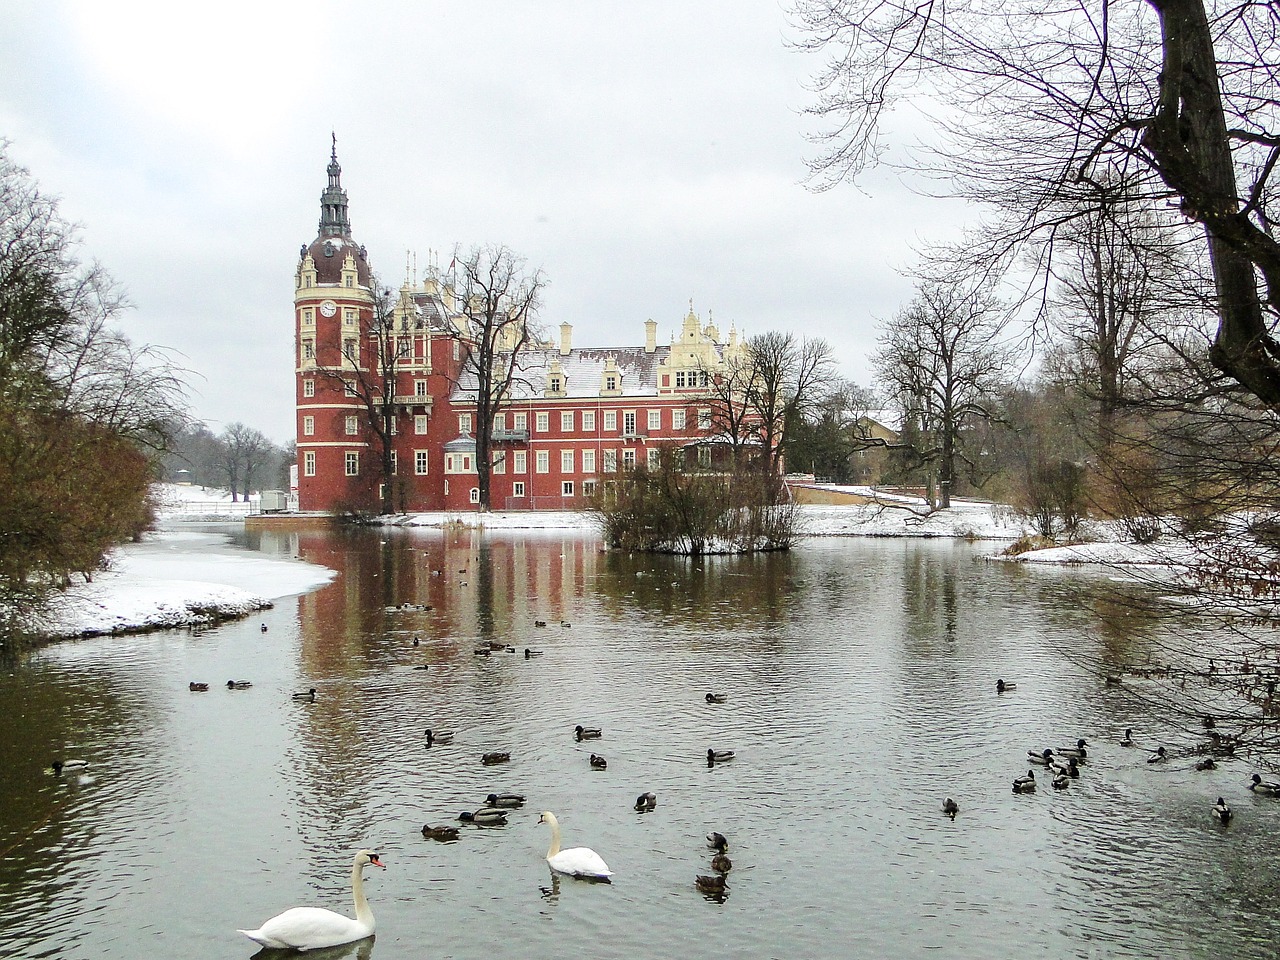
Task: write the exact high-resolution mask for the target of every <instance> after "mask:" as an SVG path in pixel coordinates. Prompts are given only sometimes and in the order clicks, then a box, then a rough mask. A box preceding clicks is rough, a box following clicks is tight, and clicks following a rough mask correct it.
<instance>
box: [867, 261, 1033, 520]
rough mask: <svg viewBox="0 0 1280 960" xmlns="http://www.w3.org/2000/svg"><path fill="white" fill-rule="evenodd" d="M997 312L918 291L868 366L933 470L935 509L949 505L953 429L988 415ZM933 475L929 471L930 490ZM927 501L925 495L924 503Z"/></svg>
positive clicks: (998, 352) (952, 291) (956, 450)
mask: <svg viewBox="0 0 1280 960" xmlns="http://www.w3.org/2000/svg"><path fill="white" fill-rule="evenodd" d="M1003 316H1004V314H1003V311H1001V310H1000V309H998V307H997V305H996V304H995V303H994V302H993V301H992V300H991V299H990V298H989V297H987V296H985V295H983V294H980V293H966V292H964V291H963V290H961V289H959V288H957V287H956V286H954V285H939V284H924V285H922V286H921V287H920V288H919V289H918V291H917V294H916V297H915V299H914V300H912V302H911V303H910V305H908V306H907V307H906V308H904V309H903V310H901V311H900V312H899V313H898V315H897V316H896V317H895V318H894V319H893V320H891V321H889V323H887V324H886V325H885V327H884V330H883V332H882V333H881V335H880V338H879V343H880V349H879V350H878V351H877V353H876V354H875V356H874V357H873V359H872V362H873V365H874V367H875V371H876V376H877V378H878V380H879V381H880V383H881V384H882V386H883V389H884V392H885V395H886V396H888V397H890V398H892V402H894V403H896V404H897V405H898V406H899V408H900V412H901V414H902V418H903V421H904V423H906V424H907V425H908V426H909V427H912V428H915V429H916V430H918V435H919V437H920V446H919V447H918V448H917V451H916V452H917V453H918V454H919V455H920V456H921V458H922V459H923V460H924V461H925V462H926V463H929V464H931V465H933V466H934V467H935V468H936V477H937V480H938V485H939V487H940V490H939V493H938V505H939V506H941V507H943V508H946V507H949V506H950V505H951V490H952V487H953V485H954V482H955V478H956V462H957V460H959V459H963V458H964V453H963V449H962V444H961V430H962V429H963V428H964V427H965V426H967V425H971V424H973V423H974V422H977V421H981V420H988V419H991V418H992V417H994V416H995V415H996V411H995V409H994V405H993V401H994V399H995V398H996V397H997V396H998V395H999V393H1000V392H1001V390H1002V389H1003V387H1004V385H1005V369H1006V367H1007V364H1008V356H1007V351H1006V350H1005V349H1004V348H1003V347H1002V346H1001V344H1000V334H1001V331H1002V328H1003ZM933 477H934V473H933V472H932V471H931V472H930V484H929V485H930V487H932V481H933ZM930 499H931V500H932V499H933V497H932V491H931V497H930Z"/></svg>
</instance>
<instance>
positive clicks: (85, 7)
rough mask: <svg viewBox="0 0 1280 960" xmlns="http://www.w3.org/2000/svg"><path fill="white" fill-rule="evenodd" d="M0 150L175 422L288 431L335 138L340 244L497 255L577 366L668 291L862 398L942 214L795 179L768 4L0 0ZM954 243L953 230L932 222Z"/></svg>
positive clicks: (784, 54) (917, 203)
mask: <svg viewBox="0 0 1280 960" xmlns="http://www.w3.org/2000/svg"><path fill="white" fill-rule="evenodd" d="M5 19H6V25H5V29H4V30H3V32H0V62H2V63H3V64H4V66H3V67H2V68H0V136H3V137H5V138H7V139H8V140H9V141H10V147H9V150H10V153H11V155H12V156H13V158H14V159H15V160H16V161H17V162H19V163H21V164H23V165H24V166H26V167H27V168H28V169H29V170H30V171H31V173H32V174H33V175H34V176H35V177H36V179H37V180H38V181H39V182H40V184H41V186H42V187H43V188H44V189H45V190H46V191H48V192H51V193H55V194H58V195H60V196H61V197H62V198H63V212H64V214H65V215H66V216H67V217H68V218H69V219H72V220H74V221H76V222H77V223H79V224H80V225H81V226H82V228H83V229H82V239H83V241H84V247H85V250H86V251H87V253H88V254H89V255H90V256H92V257H96V258H97V259H98V260H100V261H101V262H102V263H103V264H104V265H105V266H106V267H107V269H108V270H109V271H110V272H111V274H112V275H113V276H114V277H115V278H116V279H117V280H118V281H119V282H120V283H121V284H122V285H123V286H124V287H125V289H126V290H127V291H128V294H129V297H130V300H131V302H132V304H133V309H132V310H131V311H130V313H129V314H128V315H127V316H126V317H125V319H124V327H125V330H126V332H127V333H128V334H129V335H130V336H131V338H132V339H133V340H134V341H135V342H139V343H153V344H159V345H163V346H166V347H170V348H172V349H173V350H175V351H177V352H178V354H180V356H181V358H182V361H183V363H184V364H185V366H186V367H187V368H189V369H190V370H191V371H192V373H193V376H192V385H191V400H192V412H193V414H194V415H195V416H196V417H198V418H200V419H203V420H205V421H206V422H208V423H209V425H210V427H211V428H212V429H213V430H214V431H219V430H221V429H222V428H223V427H224V426H225V425H226V424H227V423H230V422H232V421H236V420H240V421H243V422H245V423H248V424H250V425H251V426H256V427H258V428H259V429H261V430H263V431H264V432H265V433H267V434H268V435H269V436H270V437H272V438H273V439H274V440H276V441H279V442H283V441H286V440H289V439H292V438H293V431H294V421H293V373H292V369H293V360H292V358H293V324H292V309H291V304H292V293H293V286H292V280H293V271H294V267H295V265H296V262H297V254H298V248H299V246H300V245H301V244H302V243H305V242H309V241H310V240H312V239H313V238H314V237H315V234H316V223H317V220H318V218H319V198H320V191H321V190H322V188H323V187H324V184H325V165H326V164H327V162H328V156H329V146H330V140H329V136H330V131H335V132H336V133H337V137H338V157H339V160H340V162H341V163H342V182H343V186H344V187H345V188H346V189H347V192H348V195H349V197H350V214H351V222H352V226H353V233H354V236H355V238H356V239H357V240H358V241H359V242H361V243H363V244H365V245H366V246H367V247H368V249H369V255H370V259H371V260H372V262H373V265H374V268H375V270H376V271H377V272H378V273H379V274H380V276H381V277H382V279H383V280H384V281H386V282H388V283H390V284H392V285H395V286H398V285H399V283H400V282H401V281H402V280H403V278H404V275H405V263H406V254H416V256H417V263H418V266H419V268H420V269H421V268H424V267H425V266H426V264H427V262H428V258H429V256H430V251H438V254H437V256H438V257H439V258H440V260H441V262H442V263H444V264H447V263H448V260H449V257H450V256H451V254H452V251H453V250H454V248H455V247H461V248H463V249H465V248H467V247H469V246H471V245H473V244H476V243H483V242H491V241H492V242H500V243H505V244H507V245H508V246H510V247H511V248H513V249H514V250H515V251H517V252H518V253H519V254H521V255H523V256H525V257H526V258H527V259H528V260H529V262H530V264H531V265H534V266H539V267H541V268H542V269H543V270H544V271H545V273H546V276H547V278H548V280H549V281H550V286H549V287H548V289H547V297H546V307H545V310H544V312H543V316H542V319H543V321H544V322H545V323H546V324H547V325H548V326H554V325H558V324H559V323H561V322H564V321H568V322H569V323H572V324H573V326H574V331H573V338H574V343H575V345H579V346H623V345H634V344H639V343H642V342H643V337H644V328H643V323H644V321H645V320H646V319H649V318H652V319H654V320H656V321H657V322H658V329H659V340H660V342H662V341H665V340H667V339H669V338H670V336H671V335H672V334H673V333H675V332H677V330H678V328H679V323H680V321H681V319H682V317H683V315H684V313H685V312H686V311H687V310H688V306H689V301H690V300H692V301H693V306H694V309H695V310H696V311H697V312H698V313H699V314H700V315H701V316H702V317H703V320H704V322H705V320H706V318H707V314H708V313H710V314H711V315H712V316H713V318H714V320H715V321H716V323H717V324H718V325H719V326H720V327H721V329H722V330H728V328H729V327H730V325H734V326H736V327H737V328H738V330H739V331H741V332H742V333H743V334H745V335H750V334H754V333H761V332H764V331H766V330H775V329H776V330H793V331H796V332H797V333H800V334H803V335H805V336H821V337H825V338H826V339H827V340H829V341H830V342H831V344H832V346H833V348H834V351H835V354H836V357H837V359H838V361H839V363H840V367H841V370H842V372H843V373H844V374H845V375H846V376H848V377H850V378H851V379H854V380H856V381H857V382H859V383H861V384H863V385H869V383H870V371H869V367H868V355H869V353H870V352H871V351H872V350H873V349H874V345H875V324H876V322H877V320H879V319H883V318H886V317H889V316H891V315H892V314H893V313H894V312H895V311H896V310H897V309H898V307H899V306H900V305H901V304H902V303H903V302H905V301H906V300H907V299H908V298H909V297H910V293H911V285H910V282H909V281H908V280H906V279H904V278H903V277H902V275H901V272H900V271H901V270H902V268H903V267H905V266H907V265H909V263H910V262H911V258H912V254H911V250H912V248H913V247H914V246H916V245H918V244H919V242H920V241H921V240H925V239H939V238H941V237H942V236H944V235H947V236H949V235H953V234H954V228H955V224H956V223H958V222H959V221H960V220H961V219H962V218H963V211H957V210H956V209H954V207H955V204H954V203H948V202H945V201H939V200H930V199H927V198H924V197H920V196H916V195H914V194H912V193H911V192H910V191H909V190H908V189H907V188H906V187H905V186H904V185H903V184H902V183H901V182H900V181H899V178H898V177H897V175H896V174H894V173H892V172H891V171H889V170H880V171H876V172H874V173H873V174H872V175H871V176H868V177H867V178H866V179H865V180H863V181H861V182H860V184H859V185H858V187H853V186H842V187H840V188H837V189H835V190H832V191H828V192H826V193H813V192H810V191H809V190H807V189H806V188H805V186H804V183H803V181H804V177H805V173H806V167H805V160H806V158H809V157H812V156H813V154H814V150H815V148H814V147H813V146H812V145H811V144H810V143H809V142H808V141H807V140H806V137H805V134H806V132H812V131H813V130H814V127H813V125H812V123H811V121H809V120H808V119H807V118H805V117H804V116H802V113H801V111H802V110H803V108H804V107H805V106H806V105H807V104H808V103H810V102H811V95H810V94H809V93H808V92H807V90H806V83H807V81H808V79H809V77H810V76H811V75H812V74H813V72H814V70H815V66H816V65H815V63H814V62H813V61H812V60H811V59H808V58H806V57H805V56H804V55H802V54H800V53H797V52H795V51H794V50H791V49H788V47H787V43H786V41H787V40H788V39H794V38H795V37H794V34H793V33H792V31H791V28H790V26H789V23H788V17H787V9H786V5H785V4H784V3H778V2H774V0H696V2H689V0H683V2H675V0H672V2H667V0H641V2H638V3H636V2H633V3H621V2H618V3H612V2H604V0H590V2H587V0H583V2H576V0H557V2H545V0H543V2H537V0H528V2H492V3H472V2H464V0H455V2H449V3H445V2H428V0H420V2H406V3H392V2H360V3H350V2H349V3H342V4H338V3H332V4H331V3H325V2H318V0H317V2H310V3H305V4H293V3H284V2H275V0H270V2H261V0H260V2H258V3H255V4H244V3H233V2H223V3H218V4H205V5H195V4H176V3H159V2H156V3H129V2H114V0H113V2H110V3H106V2H101V0H88V2H84V3H69V2H41V3H33V4H16V3H10V4H7V5H6V10H5ZM947 224H950V227H951V229H947V228H946V225H947Z"/></svg>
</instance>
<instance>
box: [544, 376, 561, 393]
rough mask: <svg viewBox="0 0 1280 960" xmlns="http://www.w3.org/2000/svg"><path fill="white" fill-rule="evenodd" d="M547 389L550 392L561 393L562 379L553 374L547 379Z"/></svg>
mask: <svg viewBox="0 0 1280 960" xmlns="http://www.w3.org/2000/svg"><path fill="white" fill-rule="evenodd" d="M547 389H548V390H550V391H551V392H552V393H562V392H563V391H564V379H563V378H562V377H558V376H554V375H553V376H552V377H550V378H549V379H548V380H547Z"/></svg>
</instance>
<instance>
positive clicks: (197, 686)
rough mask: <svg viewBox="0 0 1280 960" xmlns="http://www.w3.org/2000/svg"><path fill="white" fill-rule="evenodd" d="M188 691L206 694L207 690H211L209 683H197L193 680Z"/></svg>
mask: <svg viewBox="0 0 1280 960" xmlns="http://www.w3.org/2000/svg"><path fill="white" fill-rule="evenodd" d="M187 689H188V690H190V691H191V692H192V693H204V692H205V691H206V690H208V689H209V685H208V684H207V683H197V682H196V681H194V680H192V681H191V682H190V683H188V684H187Z"/></svg>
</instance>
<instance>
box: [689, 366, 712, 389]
mask: <svg viewBox="0 0 1280 960" xmlns="http://www.w3.org/2000/svg"><path fill="white" fill-rule="evenodd" d="M689 377H690V378H691V379H692V377H693V374H689ZM707 382H708V381H707V371H705V370H699V371H698V386H700V387H705V386H706V385H707ZM690 386H692V384H690Z"/></svg>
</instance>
